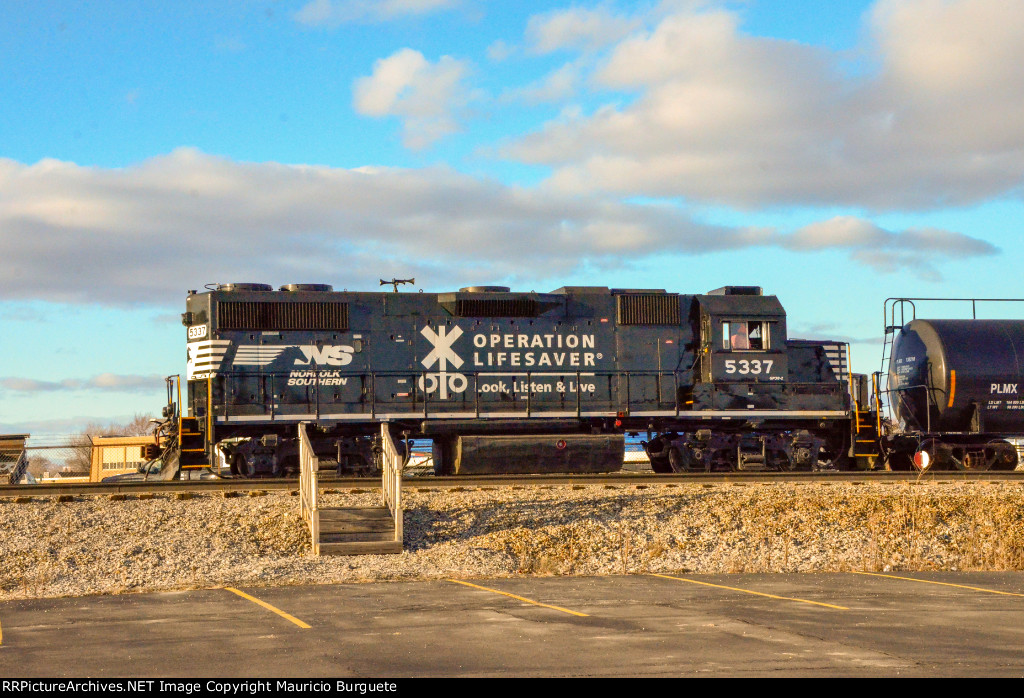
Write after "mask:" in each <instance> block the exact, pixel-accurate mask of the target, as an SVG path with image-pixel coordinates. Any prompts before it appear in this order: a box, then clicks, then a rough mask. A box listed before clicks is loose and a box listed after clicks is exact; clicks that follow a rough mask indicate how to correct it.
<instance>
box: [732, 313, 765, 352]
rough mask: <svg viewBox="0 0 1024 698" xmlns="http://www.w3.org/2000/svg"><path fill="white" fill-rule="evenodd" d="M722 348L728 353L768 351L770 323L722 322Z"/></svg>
mask: <svg viewBox="0 0 1024 698" xmlns="http://www.w3.org/2000/svg"><path fill="white" fill-rule="evenodd" d="M722 348H723V349H725V350H726V351H765V350H766V349H768V323H767V322H757V321H735V320H727V321H724V322H722Z"/></svg>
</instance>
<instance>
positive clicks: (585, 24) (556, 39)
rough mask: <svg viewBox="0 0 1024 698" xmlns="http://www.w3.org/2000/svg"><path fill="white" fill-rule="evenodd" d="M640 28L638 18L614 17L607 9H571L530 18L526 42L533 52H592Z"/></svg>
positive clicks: (553, 11)
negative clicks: (571, 50)
mask: <svg viewBox="0 0 1024 698" xmlns="http://www.w3.org/2000/svg"><path fill="white" fill-rule="evenodd" d="M639 26H640V20H639V19H638V18H636V17H627V16H623V15H614V14H612V13H611V12H610V11H609V10H608V8H607V7H598V8H594V9H590V8H585V7H572V8H569V9H567V10H552V11H551V12H547V13H544V14H541V15H534V16H533V17H531V18H530V20H529V22H528V23H527V25H526V42H527V44H528V45H529V46H530V48H531V50H533V51H534V52H536V53H551V52H553V51H560V50H564V49H579V50H595V49H599V48H601V47H603V46H607V45H609V44H612V43H614V42H616V41H618V40H619V39H621V38H622V37H624V36H626V35H627V34H629V33H630V32H631V31H633V30H634V29H636V28H638V27H639Z"/></svg>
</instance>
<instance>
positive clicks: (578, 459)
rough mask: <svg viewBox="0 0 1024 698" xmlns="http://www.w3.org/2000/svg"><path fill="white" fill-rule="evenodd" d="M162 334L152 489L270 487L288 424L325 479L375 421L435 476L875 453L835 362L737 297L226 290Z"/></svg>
mask: <svg viewBox="0 0 1024 698" xmlns="http://www.w3.org/2000/svg"><path fill="white" fill-rule="evenodd" d="M182 322H183V324H184V325H185V327H186V330H185V331H186V334H187V373H186V381H185V383H186V395H185V396H184V398H183V399H182V397H179V398H178V400H177V401H174V400H173V399H172V400H171V401H170V404H169V406H168V408H166V409H165V415H164V416H165V417H166V418H167V424H168V428H167V430H166V436H167V438H165V439H164V442H163V446H164V449H163V453H162V462H163V463H164V468H163V470H162V471H161V472H162V474H161V477H173V476H174V475H175V473H176V472H177V471H178V470H179V469H191V468H206V467H210V466H211V465H213V464H214V463H216V462H217V460H218V459H219V458H222V459H225V460H226V461H227V463H228V465H229V467H230V471H231V473H232V474H233V475H235V476H238V477H256V476H282V475H286V474H288V473H289V472H290V471H293V470H294V469H295V468H296V467H297V453H298V445H297V429H298V425H299V423H300V422H306V423H308V424H309V426H308V427H307V431H308V433H310V434H311V435H312V439H311V441H312V444H313V448H314V450H315V451H316V452H317V454H318V455H319V456H320V458H321V463H329V464H330V467H336V468H337V470H338V472H339V473H341V474H346V473H347V474H369V473H371V472H373V471H374V470H375V468H376V463H377V458H376V454H377V453H378V451H379V447H378V445H377V444H376V442H375V435H376V434H379V430H380V423H381V422H386V423H387V424H388V425H389V428H390V430H391V432H392V434H393V435H395V436H396V437H397V438H399V439H400V440H404V442H405V443H406V444H407V447H408V444H409V443H410V442H411V440H413V439H429V440H431V442H432V451H433V463H434V469H435V472H436V473H438V474H459V475H473V474H479V473H544V472H608V471H613V470H619V469H620V468H621V467H622V462H623V450H624V439H625V436H626V435H640V434H643V435H645V436H646V440H644V441H643V442H642V443H643V445H644V448H645V450H646V452H647V454H648V456H649V457H650V461H651V466H652V468H653V469H654V470H655V471H657V472H671V471H676V472H683V471H713V470H793V469H809V470H810V469H820V468H847V467H852V466H853V465H854V464H856V463H858V462H860V464H861V465H863V464H864V459H863V458H860V459H859V461H858V456H867V457H872V456H874V455H877V452H869V453H860V451H859V450H858V446H857V442H858V441H859V440H860V441H867V440H865V439H858V438H857V436H858V422H859V421H860V420H858V419H857V415H858V414H859V413H860V410H861V408H862V407H864V409H866V405H867V397H866V394H865V395H860V392H861V391H860V390H859V389H858V388H857V386H860V387H861V388H863V386H864V385H865V381H864V380H863V377H862V376H854V377H851V376H850V374H849V369H848V348H847V346H846V345H845V344H844V343H843V342H838V341H836V342H827V341H810V340H800V339H790V338H789V336H788V333H787V327H786V313H785V310H784V309H783V307H782V305H781V304H780V303H779V300H778V299H777V298H776V297H775V296H771V295H764V294H763V293H762V290H761V288H759V287H755V286H726V287H723V288H720V289H716V290H714V291H711V292H709V293H706V294H679V293H670V292H667V291H665V290H663V289H610V288H607V287H602V286H582V287H563V288H560V289H557V290H555V291H553V292H551V293H536V292H533V291H531V292H513V291H511V290H510V289H509V288H507V287H501V286H477V287H468V288H463V289H460V290H459V291H457V292H451V293H422V292H420V293H409V292H387V293H384V292H376V293H366V292H350V291H342V292H337V291H334V290H333V289H332V288H331V287H330V286H327V285H320V284H291V285H287V286H282V287H280V288H279V289H278V290H274V289H273V287H271V286H269V285H266V284H256V283H234V284H219V285H211V286H210V287H209V288H208V289H207V290H204V291H202V292H197V291H190V292H189V293H188V295H187V299H186V311H185V313H184V314H183V315H182ZM851 386H853V387H854V390H852V391H851ZM180 390H181V386H180V385H179V386H178V392H179V393H180ZM170 392H171V394H172V396H173V390H172V391H170ZM182 403H184V405H185V410H184V411H182V410H181V409H180V407H179V405H181V404H182ZM863 421H865V424H867V423H868V422H870V421H871V420H863ZM865 428H867V427H865ZM872 438H875V437H872ZM863 448H864V447H863V446H862V447H860V450H863ZM869 450H870V449H869Z"/></svg>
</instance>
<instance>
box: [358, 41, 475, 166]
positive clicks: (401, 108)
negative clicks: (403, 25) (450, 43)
mask: <svg viewBox="0 0 1024 698" xmlns="http://www.w3.org/2000/svg"><path fill="white" fill-rule="evenodd" d="M468 70H469V66H468V64H467V63H466V62H464V61H460V60H457V59H455V58H452V57H451V56H442V57H441V59H440V60H438V62H437V63H431V62H430V61H428V60H427V59H426V58H424V57H423V54H422V53H420V52H419V51H414V50H413V49H410V48H404V49H401V50H399V51H396V52H395V53H393V54H392V55H390V56H388V57H387V58H382V59H380V60H378V61H376V62H375V63H374V65H373V73H372V74H371V75H369V76H366V77H361V78H358V79H357V80H356V81H355V84H354V85H353V88H352V91H353V101H354V105H355V109H356V111H357V112H359V113H360V114H363V115H364V116H373V117H385V116H397V117H399V118H400V119H402V122H403V128H404V142H405V145H406V146H407V147H409V148H413V149H421V148H425V147H427V146H428V145H430V144H432V143H434V142H435V141H437V140H438V139H440V138H443V137H444V136H447V135H449V134H451V133H455V132H457V131H458V130H459V124H458V122H457V120H456V118H455V115H454V112H455V111H456V110H458V109H460V108H462V107H464V106H465V105H466V104H467V103H468V102H469V100H470V94H469V92H468V90H467V89H466V87H465V85H464V84H463V78H464V77H465V76H466V74H467V72H468Z"/></svg>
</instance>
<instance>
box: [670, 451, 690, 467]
mask: <svg viewBox="0 0 1024 698" xmlns="http://www.w3.org/2000/svg"><path fill="white" fill-rule="evenodd" d="M668 465H669V467H670V468H671V469H672V472H673V473H685V472H686V471H687V470H689V468H687V467H686V460H685V459H684V458H683V454H682V452H680V450H679V449H678V448H676V447H675V446H673V447H672V448H670V449H669V450H668Z"/></svg>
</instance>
